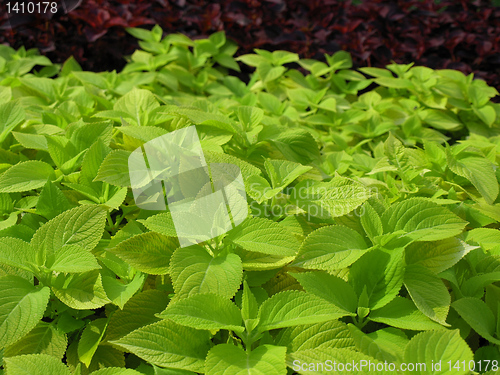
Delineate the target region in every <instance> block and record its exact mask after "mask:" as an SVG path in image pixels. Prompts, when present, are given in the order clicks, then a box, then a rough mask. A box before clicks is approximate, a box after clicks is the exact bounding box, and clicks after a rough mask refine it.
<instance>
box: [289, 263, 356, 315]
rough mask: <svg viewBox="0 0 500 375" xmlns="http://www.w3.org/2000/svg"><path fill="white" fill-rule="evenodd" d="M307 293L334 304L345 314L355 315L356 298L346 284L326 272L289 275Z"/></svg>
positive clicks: (349, 286) (350, 287)
mask: <svg viewBox="0 0 500 375" xmlns="http://www.w3.org/2000/svg"><path fill="white" fill-rule="evenodd" d="M289 274H290V275H292V276H293V277H294V278H296V279H297V280H298V282H299V283H300V285H302V287H303V288H304V290H305V291H306V292H308V293H311V294H314V295H315V296H318V297H320V298H323V299H324V300H326V301H328V302H330V303H332V304H334V305H335V306H337V307H339V308H340V309H342V310H345V311H346V312H351V313H355V312H356V308H357V303H356V301H357V299H358V296H357V295H356V293H355V292H354V289H353V288H352V286H351V285H349V284H348V283H347V282H345V281H344V280H342V279H341V278H339V277H336V276H333V275H330V274H328V273H326V272H322V271H317V272H301V273H290V272H289Z"/></svg>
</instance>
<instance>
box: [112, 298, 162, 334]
mask: <svg viewBox="0 0 500 375" xmlns="http://www.w3.org/2000/svg"><path fill="white" fill-rule="evenodd" d="M168 301H169V299H168V293H167V292H165V291H162V290H156V289H150V290H146V291H144V292H141V293H139V294H136V295H135V296H133V297H132V298H131V299H130V300H128V301H127V303H126V304H125V306H124V307H123V309H122V310H118V311H116V312H115V313H114V314H113V315H112V316H111V318H110V320H109V324H108V328H107V332H106V340H108V341H113V340H117V339H119V338H121V337H123V336H126V335H127V334H129V333H130V332H132V331H134V330H136V329H138V328H140V327H143V326H146V325H148V324H151V323H156V322H159V321H160V318H158V317H156V314H159V313H160V312H161V311H163V310H164V309H165V308H166V307H167V304H168Z"/></svg>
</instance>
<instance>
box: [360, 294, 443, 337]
mask: <svg viewBox="0 0 500 375" xmlns="http://www.w3.org/2000/svg"><path fill="white" fill-rule="evenodd" d="M369 319H370V320H373V321H374V322H378V323H384V324H387V325H390V326H393V327H397V328H401V329H409V330H415V331H416V330H431V329H434V330H435V329H444V327H443V326H441V325H440V324H438V323H435V322H434V321H432V320H430V319H429V318H428V317H427V316H425V315H424V314H423V313H422V312H421V311H420V310H419V309H417V307H416V306H415V304H414V303H413V302H412V301H411V300H409V299H407V298H403V297H396V298H394V299H393V300H392V301H391V302H389V303H388V304H387V305H385V306H384V307H382V308H380V309H377V310H374V311H371V312H370V315H369Z"/></svg>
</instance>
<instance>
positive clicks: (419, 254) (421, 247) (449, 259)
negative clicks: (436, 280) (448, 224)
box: [405, 237, 477, 274]
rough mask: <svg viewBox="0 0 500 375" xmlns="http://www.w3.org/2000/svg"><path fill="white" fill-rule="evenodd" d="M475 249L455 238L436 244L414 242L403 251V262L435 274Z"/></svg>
mask: <svg viewBox="0 0 500 375" xmlns="http://www.w3.org/2000/svg"><path fill="white" fill-rule="evenodd" d="M476 248H477V246H470V245H467V244H466V243H465V242H463V241H462V240H460V239H458V238H455V237H452V238H447V239H445V240H441V241H436V242H416V243H413V244H410V245H409V246H408V247H407V248H406V249H405V254H406V256H405V260H406V263H407V264H420V265H422V266H424V267H426V268H427V269H429V270H431V271H432V272H434V273H436V274H437V273H440V272H442V271H444V270H446V269H448V268H450V267H451V266H453V265H454V264H456V263H457V262H458V261H459V260H460V259H462V258H463V257H464V256H465V255H467V253H468V252H469V251H471V250H474V249H476Z"/></svg>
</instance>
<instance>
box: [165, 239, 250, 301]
mask: <svg viewBox="0 0 500 375" xmlns="http://www.w3.org/2000/svg"><path fill="white" fill-rule="evenodd" d="M242 275H243V268H242V266H241V259H240V258H239V257H238V256H237V255H236V254H221V255H218V256H216V257H215V258H214V257H212V256H211V255H210V254H208V252H207V251H206V250H205V249H204V248H202V247H200V246H190V247H185V248H178V249H177V250H176V251H175V252H174V254H173V256H172V259H171V264H170V276H171V277H172V281H173V285H174V291H175V293H176V296H177V297H178V298H183V297H188V296H191V295H193V294H197V293H214V294H219V295H221V296H223V297H226V298H232V297H233V296H234V294H235V293H236V291H237V290H238V288H239V286H240V285H241V278H242Z"/></svg>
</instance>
